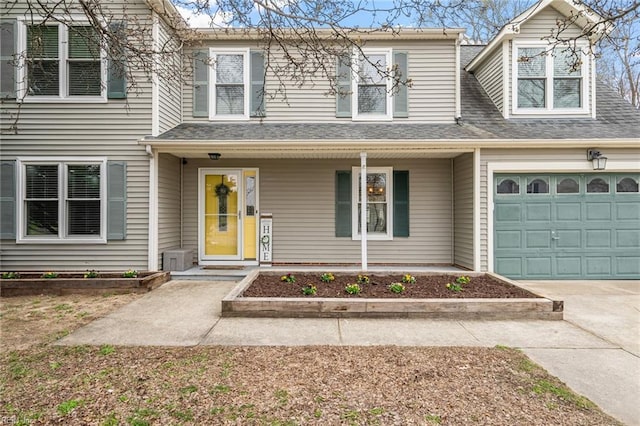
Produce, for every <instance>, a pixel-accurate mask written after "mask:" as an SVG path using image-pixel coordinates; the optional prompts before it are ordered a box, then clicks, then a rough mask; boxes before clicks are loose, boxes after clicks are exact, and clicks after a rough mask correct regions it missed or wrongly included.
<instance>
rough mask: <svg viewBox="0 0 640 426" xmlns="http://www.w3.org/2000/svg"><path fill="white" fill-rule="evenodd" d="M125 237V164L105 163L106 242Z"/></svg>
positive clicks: (121, 162) (116, 162)
mask: <svg viewBox="0 0 640 426" xmlns="http://www.w3.org/2000/svg"><path fill="white" fill-rule="evenodd" d="M126 236H127V163H125V162H124V161H108V162H107V240H124V239H125V238H126Z"/></svg>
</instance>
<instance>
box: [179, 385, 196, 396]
mask: <svg viewBox="0 0 640 426" xmlns="http://www.w3.org/2000/svg"><path fill="white" fill-rule="evenodd" d="M197 390H198V387H197V386H195V385H189V386H185V387H183V388H180V389H179V391H180V393H181V394H182V395H189V394H190V393H194V392H195V391H197Z"/></svg>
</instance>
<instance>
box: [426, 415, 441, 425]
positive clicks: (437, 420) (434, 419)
mask: <svg viewBox="0 0 640 426" xmlns="http://www.w3.org/2000/svg"><path fill="white" fill-rule="evenodd" d="M424 419H425V420H426V421H428V422H429V423H434V424H437V425H439V424H440V423H442V417H440V416H439V415H437V414H427V415H426V416H424Z"/></svg>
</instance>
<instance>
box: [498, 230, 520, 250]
mask: <svg viewBox="0 0 640 426" xmlns="http://www.w3.org/2000/svg"><path fill="white" fill-rule="evenodd" d="M521 247H522V231H515V230H512V231H498V232H497V233H496V248H497V249H519V248H521Z"/></svg>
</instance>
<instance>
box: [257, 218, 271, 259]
mask: <svg viewBox="0 0 640 426" xmlns="http://www.w3.org/2000/svg"><path fill="white" fill-rule="evenodd" d="M272 234H273V215H272V214H271V213H262V214H261V215H260V241H259V252H260V266H271V262H272V260H271V252H272V247H273V240H272Z"/></svg>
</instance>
